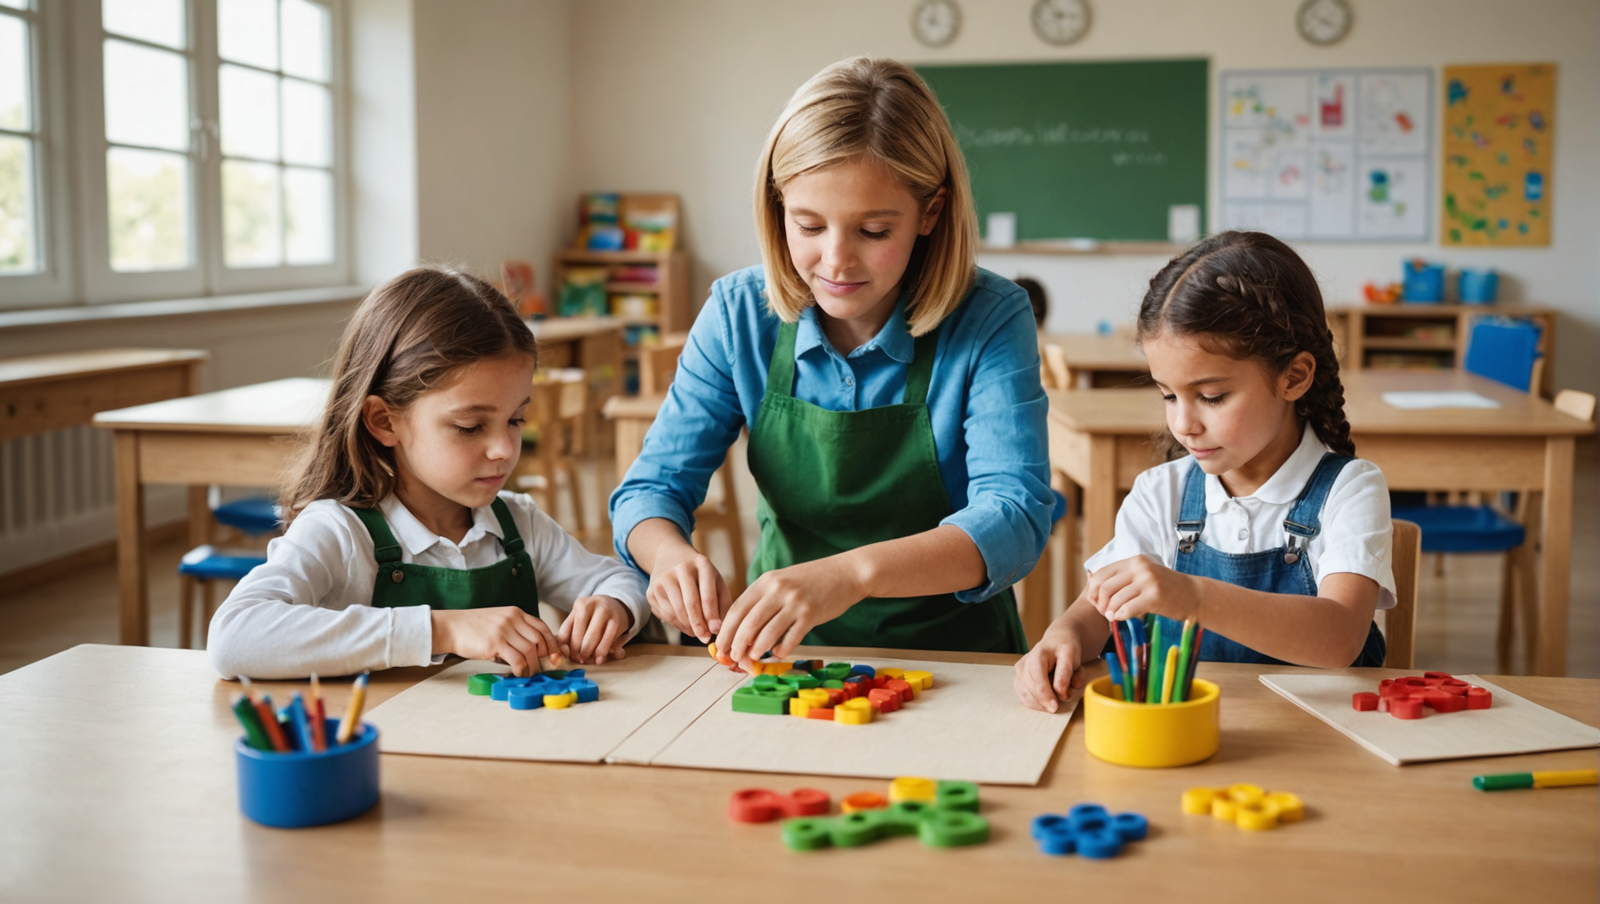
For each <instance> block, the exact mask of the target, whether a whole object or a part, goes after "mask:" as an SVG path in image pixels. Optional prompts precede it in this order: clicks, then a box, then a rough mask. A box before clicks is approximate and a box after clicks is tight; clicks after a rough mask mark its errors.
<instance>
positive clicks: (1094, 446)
mask: <svg viewBox="0 0 1600 904" xmlns="http://www.w3.org/2000/svg"><path fill="white" fill-rule="evenodd" d="M1116 478H1117V438H1116V437H1115V436H1102V435H1099V434H1096V435H1094V436H1091V437H1089V485H1088V486H1086V487H1084V488H1083V521H1084V535H1085V541H1086V542H1085V548H1084V555H1086V556H1088V555H1094V554H1095V553H1097V552H1099V551H1100V549H1101V548H1102V547H1103V546H1105V545H1106V544H1107V543H1110V542H1111V537H1112V535H1113V534H1114V533H1115V532H1116V527H1117V480H1116Z"/></svg>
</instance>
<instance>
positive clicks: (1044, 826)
mask: <svg viewBox="0 0 1600 904" xmlns="http://www.w3.org/2000/svg"><path fill="white" fill-rule="evenodd" d="M1149 833H1150V822H1149V820H1147V819H1145V818H1144V817H1143V816H1142V815H1140V814H1138V813H1118V814H1116V815H1115V816H1113V815H1112V814H1111V813H1110V812H1109V811H1107V810H1106V808H1105V807H1102V806H1100V805H1099V804H1078V805H1077V806H1075V807H1073V808H1072V809H1071V810H1068V811H1067V815H1065V816H1061V815H1058V814H1055V813H1046V814H1044V815H1042V816H1036V817H1034V820H1033V840H1034V841H1037V842H1038V843H1039V850H1041V851H1043V852H1044V853H1046V854H1052V855H1054V856H1057V857H1064V856H1066V855H1067V854H1074V853H1075V854H1082V855H1083V856H1085V857H1089V858H1091V859H1094V860H1106V859H1110V858H1112V857H1115V856H1117V855H1118V854H1120V853H1122V846H1123V844H1125V843H1127V842H1129V841H1142V840H1144V838H1145V836H1146V835H1148V834H1149Z"/></svg>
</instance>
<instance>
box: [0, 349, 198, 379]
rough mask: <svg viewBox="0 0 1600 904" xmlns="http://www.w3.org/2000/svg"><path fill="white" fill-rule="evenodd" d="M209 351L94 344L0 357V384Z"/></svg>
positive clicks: (183, 358)
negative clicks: (93, 346) (76, 349)
mask: <svg viewBox="0 0 1600 904" xmlns="http://www.w3.org/2000/svg"><path fill="white" fill-rule="evenodd" d="M210 358H211V355H210V353H209V352H203V351H198V350H195V349H187V348H97V349H91V350H88V351H81V352H66V353H63V354H54V355H28V356H25V357H21V358H5V359H0V387H5V388H7V389H10V388H14V387H18V386H25V385H27V384H29V383H43V382H46V381H48V380H59V379H62V378H64V377H66V378H71V377H92V376H96V375H100V374H106V373H120V372H126V371H130V370H146V369H148V368H152V367H167V366H170V365H172V364H178V363H187V362H194V363H195V364H202V363H204V362H205V361H207V360H209V359H210Z"/></svg>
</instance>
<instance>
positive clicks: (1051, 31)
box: [1033, 0, 1089, 44]
mask: <svg viewBox="0 0 1600 904" xmlns="http://www.w3.org/2000/svg"><path fill="white" fill-rule="evenodd" d="M1088 31H1089V0H1037V2H1036V3H1034V4H1033V33H1034V34H1036V35H1038V36H1039V37H1040V38H1041V39H1042V40H1044V41H1045V42H1046V43H1048V44H1071V43H1072V42H1073V41H1076V40H1078V39H1079V38H1081V37H1083V36H1084V35H1085V34H1086V33H1087V32H1088Z"/></svg>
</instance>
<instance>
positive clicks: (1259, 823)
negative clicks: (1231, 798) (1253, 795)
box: [1233, 799, 1278, 832]
mask: <svg viewBox="0 0 1600 904" xmlns="http://www.w3.org/2000/svg"><path fill="white" fill-rule="evenodd" d="M1233 821H1234V823H1235V824H1237V825H1238V826H1239V828H1241V829H1244V830H1246V831H1249V832H1264V831H1266V830H1267V829H1276V828H1277V827H1278V805H1277V804H1271V803H1267V801H1266V800H1264V799H1263V800H1258V801H1256V802H1255V803H1249V804H1239V806H1238V811H1237V812H1236V813H1235V814H1234V820H1233Z"/></svg>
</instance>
